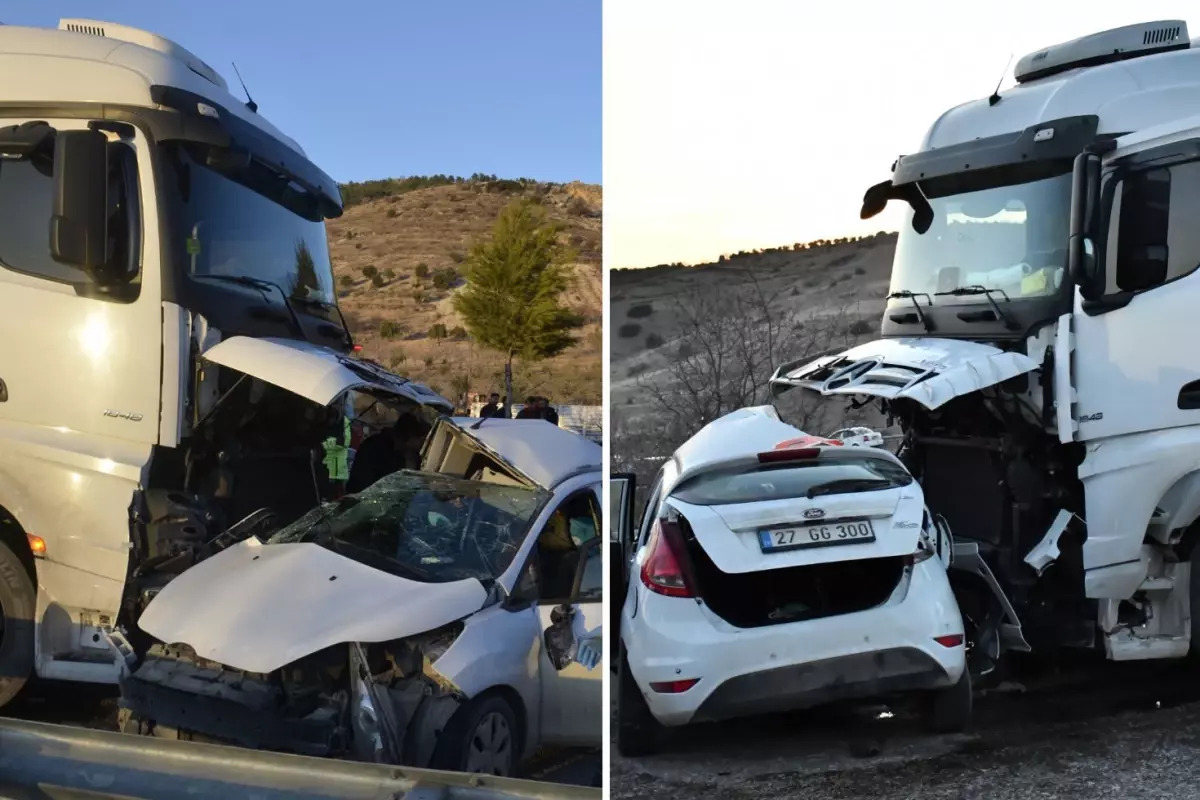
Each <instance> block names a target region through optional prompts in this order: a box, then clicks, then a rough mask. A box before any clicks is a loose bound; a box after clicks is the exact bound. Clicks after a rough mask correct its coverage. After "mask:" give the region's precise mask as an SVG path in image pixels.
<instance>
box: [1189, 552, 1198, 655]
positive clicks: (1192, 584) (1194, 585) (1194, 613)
mask: <svg viewBox="0 0 1200 800" xmlns="http://www.w3.org/2000/svg"><path fill="white" fill-rule="evenodd" d="M1188 562H1189V563H1190V564H1191V570H1189V576H1188V612H1189V615H1190V616H1191V618H1192V619H1191V625H1192V629H1191V640H1190V641H1189V642H1188V654H1187V660H1188V661H1190V662H1191V664H1192V666H1193V667H1195V666H1200V543H1198V544H1196V545H1195V546H1193V547H1192V552H1191V555H1190V556H1188Z"/></svg>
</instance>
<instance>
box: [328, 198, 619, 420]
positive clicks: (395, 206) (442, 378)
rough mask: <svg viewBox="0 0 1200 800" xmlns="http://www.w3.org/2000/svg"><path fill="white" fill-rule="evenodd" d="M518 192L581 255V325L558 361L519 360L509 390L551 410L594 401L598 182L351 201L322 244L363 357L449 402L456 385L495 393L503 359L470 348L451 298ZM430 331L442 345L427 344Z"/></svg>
mask: <svg viewBox="0 0 1200 800" xmlns="http://www.w3.org/2000/svg"><path fill="white" fill-rule="evenodd" d="M521 195H524V196H528V197H532V198H536V199H538V200H539V202H541V203H542V205H543V206H544V207H545V208H546V211H547V213H548V216H549V217H550V218H551V219H553V220H556V221H559V222H561V223H563V225H564V227H565V229H564V233H563V239H564V241H565V242H567V243H568V244H570V245H571V246H572V247H573V248H574V249H575V250H576V251H577V252H578V260H577V263H576V265H575V275H576V280H575V284H574V286H573V287H572V289H571V291H570V292H569V293H568V295H567V297H566V302H567V304H568V305H570V306H571V307H572V308H574V309H575V310H576V311H578V312H579V313H581V314H582V315H583V316H584V318H585V319H586V320H587V322H586V324H585V325H584V327H583V328H582V329H580V330H579V331H578V332H577V335H578V338H579V342H578V343H577V344H576V345H575V346H574V347H572V348H571V349H570V350H569V351H567V352H566V353H564V354H563V355H561V356H558V357H557V358H554V359H551V360H549V361H545V362H541V363H538V364H522V363H520V362H518V363H517V364H516V365H515V366H514V370H513V372H514V391H515V393H516V394H517V396H518V397H521V396H524V395H525V394H528V393H537V394H543V395H546V396H548V397H550V398H551V400H552V401H554V402H556V403H568V402H577V403H598V402H600V394H601V374H602V373H601V369H602V365H601V355H602V353H601V341H602V339H601V333H600V324H601V308H602V306H601V303H602V283H601V278H600V221H601V205H602V196H601V189H600V187H599V186H593V185H588V184H581V183H570V184H544V183H536V182H528V183H526V184H524V185H521V184H517V183H516V182H513V181H487V180H471V181H465V182H461V183H454V184H449V185H441V186H432V187H428V188H420V189H415V190H412V191H405V192H403V193H398V194H391V195H390V196H383V197H377V198H374V199H368V200H363V201H360V202H356V203H354V204H353V205H349V204H348V208H347V209H346V211H345V213H344V214H343V216H342V217H340V218H339V219H335V220H331V221H330V222H329V223H328V231H329V245H330V250H331V252H332V255H333V271H334V277H335V279H336V281H337V286H338V297H339V301H338V302H339V304H340V305H341V308H342V312H343V313H344V314H345V315H346V317H347V320H348V321H349V323H350V328H351V331H352V332H353V333H354V339H355V341H356V342H357V343H358V344H361V345H362V347H363V352H362V355H363V356H365V357H367V358H371V359H373V360H375V361H378V362H379V363H381V364H384V365H385V366H388V367H390V368H391V369H393V370H395V371H396V372H398V373H400V374H402V375H407V376H409V377H412V378H414V379H416V380H420V381H423V382H425V383H428V384H430V385H431V386H433V387H435V388H437V389H438V390H439V391H440V392H441V393H442V394H445V395H446V396H448V397H454V396H457V395H458V394H459V393H460V392H462V391H463V390H464V388H465V389H466V390H468V391H471V392H488V391H491V390H493V389H498V390H501V391H502V390H503V387H502V384H503V380H502V378H503V363H504V362H503V359H502V358H501V357H500V356H499V355H498V354H496V353H494V352H491V351H488V350H485V349H483V348H481V347H479V346H478V345H475V344H473V343H472V342H471V341H470V339H469V338H468V337H467V336H466V333H465V331H464V330H463V322H462V320H461V319H459V318H458V315H457V314H456V313H455V312H454V309H453V307H452V304H451V297H452V296H453V294H454V292H455V291H457V290H458V289H459V288H461V287H462V286H463V285H464V281H463V278H462V273H463V271H464V268H465V267H464V264H463V260H464V259H465V257H466V254H467V252H468V250H469V249H470V246H471V243H472V242H474V241H476V240H478V239H481V238H486V237H487V236H488V235H489V234H490V232H491V228H492V225H493V223H494V222H495V220H496V217H497V215H498V214H499V213H500V211H501V209H503V208H504V206H505V205H506V204H507V203H509V202H511V201H512V200H513V199H514V198H515V197H517V196H521ZM372 268H373V269H372ZM364 270H366V272H365V273H364ZM451 270H453V271H454V272H453V273H452V272H451ZM375 272H378V274H379V277H378V278H375V279H374V280H373V279H372V278H371V277H369V276H370V275H373V274H374V273H375ZM422 276H424V277H422ZM448 284H451V285H449V286H447V285H448ZM439 286H440V287H441V288H439ZM439 325H440V326H444V330H445V332H446V334H447V336H446V337H445V338H438V337H437V336H436V334H437V333H440V332H441V330H440V329H439V328H437V327H435V326H439ZM456 329H457V330H456ZM431 330H432V331H434V333H435V335H432V336H431Z"/></svg>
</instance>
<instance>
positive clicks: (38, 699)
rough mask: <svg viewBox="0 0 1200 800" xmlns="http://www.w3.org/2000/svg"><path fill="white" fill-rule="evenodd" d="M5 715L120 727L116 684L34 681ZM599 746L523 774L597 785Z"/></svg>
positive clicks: (539, 760) (544, 759) (560, 754)
mask: <svg viewBox="0 0 1200 800" xmlns="http://www.w3.org/2000/svg"><path fill="white" fill-rule="evenodd" d="M4 715H5V716H9V717H16V718H17V719H27V720H35V721H38V722H53V723H58V724H60V725H76V726H79V727H82V728H96V729H100V730H116V727H117V692H116V689H115V687H108V686H89V685H86V684H69V683H64V684H57V683H46V682H42V683H39V684H31V685H30V686H29V687H28V689H27V690H26V691H24V692H23V693H22V694H21V696H20V697H19V698H18V699H17V700H16V701H15V702H14V703H13V704H12V705H10V706H8V707H6V708H5V709H4ZM601 766H602V762H601V757H600V750H599V748H596V749H570V750H566V749H564V750H543V751H542V752H540V753H537V754H536V755H535V756H534V757H533V759H532V760H531V761H530V762H529V763H528V764H526V771H525V775H524V776H523V777H527V778H530V779H532V780H537V781H551V782H554V783H566V784H573V785H577V786H596V785H598V780H599V778H600V772H601Z"/></svg>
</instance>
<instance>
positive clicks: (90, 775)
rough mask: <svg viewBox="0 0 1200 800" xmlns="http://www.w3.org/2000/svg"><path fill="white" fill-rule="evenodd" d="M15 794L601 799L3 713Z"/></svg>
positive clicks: (281, 799)
mask: <svg viewBox="0 0 1200 800" xmlns="http://www.w3.org/2000/svg"><path fill="white" fill-rule="evenodd" d="M0 797H4V798H13V799H14V800H26V799H27V798H28V800H33V798H38V799H39V800H49V798H56V799H61V800H66V798H71V799H72V800H82V799H83V798H88V799H89V800H117V798H120V800H131V799H132V798H138V799H139V800H143V799H144V800H157V799H158V798H178V797H187V798H189V800H209V799H210V798H211V800H235V799H236V798H254V800H285V798H286V799H287V800H326V798H339V799H340V798H348V799H350V800H358V798H362V800H400V798H410V799H411V800H505V799H506V798H521V800H525V799H526V798H530V799H531V800H565V798H572V799H575V798H579V799H580V800H600V798H601V797H603V793H602V790H600V789H597V788H585V787H579V786H565V785H560V784H553V783H542V782H538V781H527V780H518V779H514V778H493V777H488V776H482V775H467V774H461V773H455V772H440V771H436V770H422V769H408V768H406V767H392V766H387V765H382V764H360V763H355V762H349V761H336V760H331V759H324V758H310V757H306V756H291V755H283V754H280V753H268V752H263V751H260V750H247V749H244V748H238V747H226V746H223V745H214V744H200V743H197V742H186V741H176V740H170V739H155V738H152V737H145V736H132V735H128V734H122V733H111V732H108V731H98V730H90V729H86V728H72V727H67V726H65V725H51V724H48V723H44V722H27V721H24V720H10V719H4V720H0Z"/></svg>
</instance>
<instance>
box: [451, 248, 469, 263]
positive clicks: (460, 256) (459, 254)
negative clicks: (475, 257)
mask: <svg viewBox="0 0 1200 800" xmlns="http://www.w3.org/2000/svg"><path fill="white" fill-rule="evenodd" d="M450 260H451V261H453V262H454V263H455V264H461V263H462V262H464V261H466V260H467V254H466V253H464V252H463V251H462V250H451V251H450Z"/></svg>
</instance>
